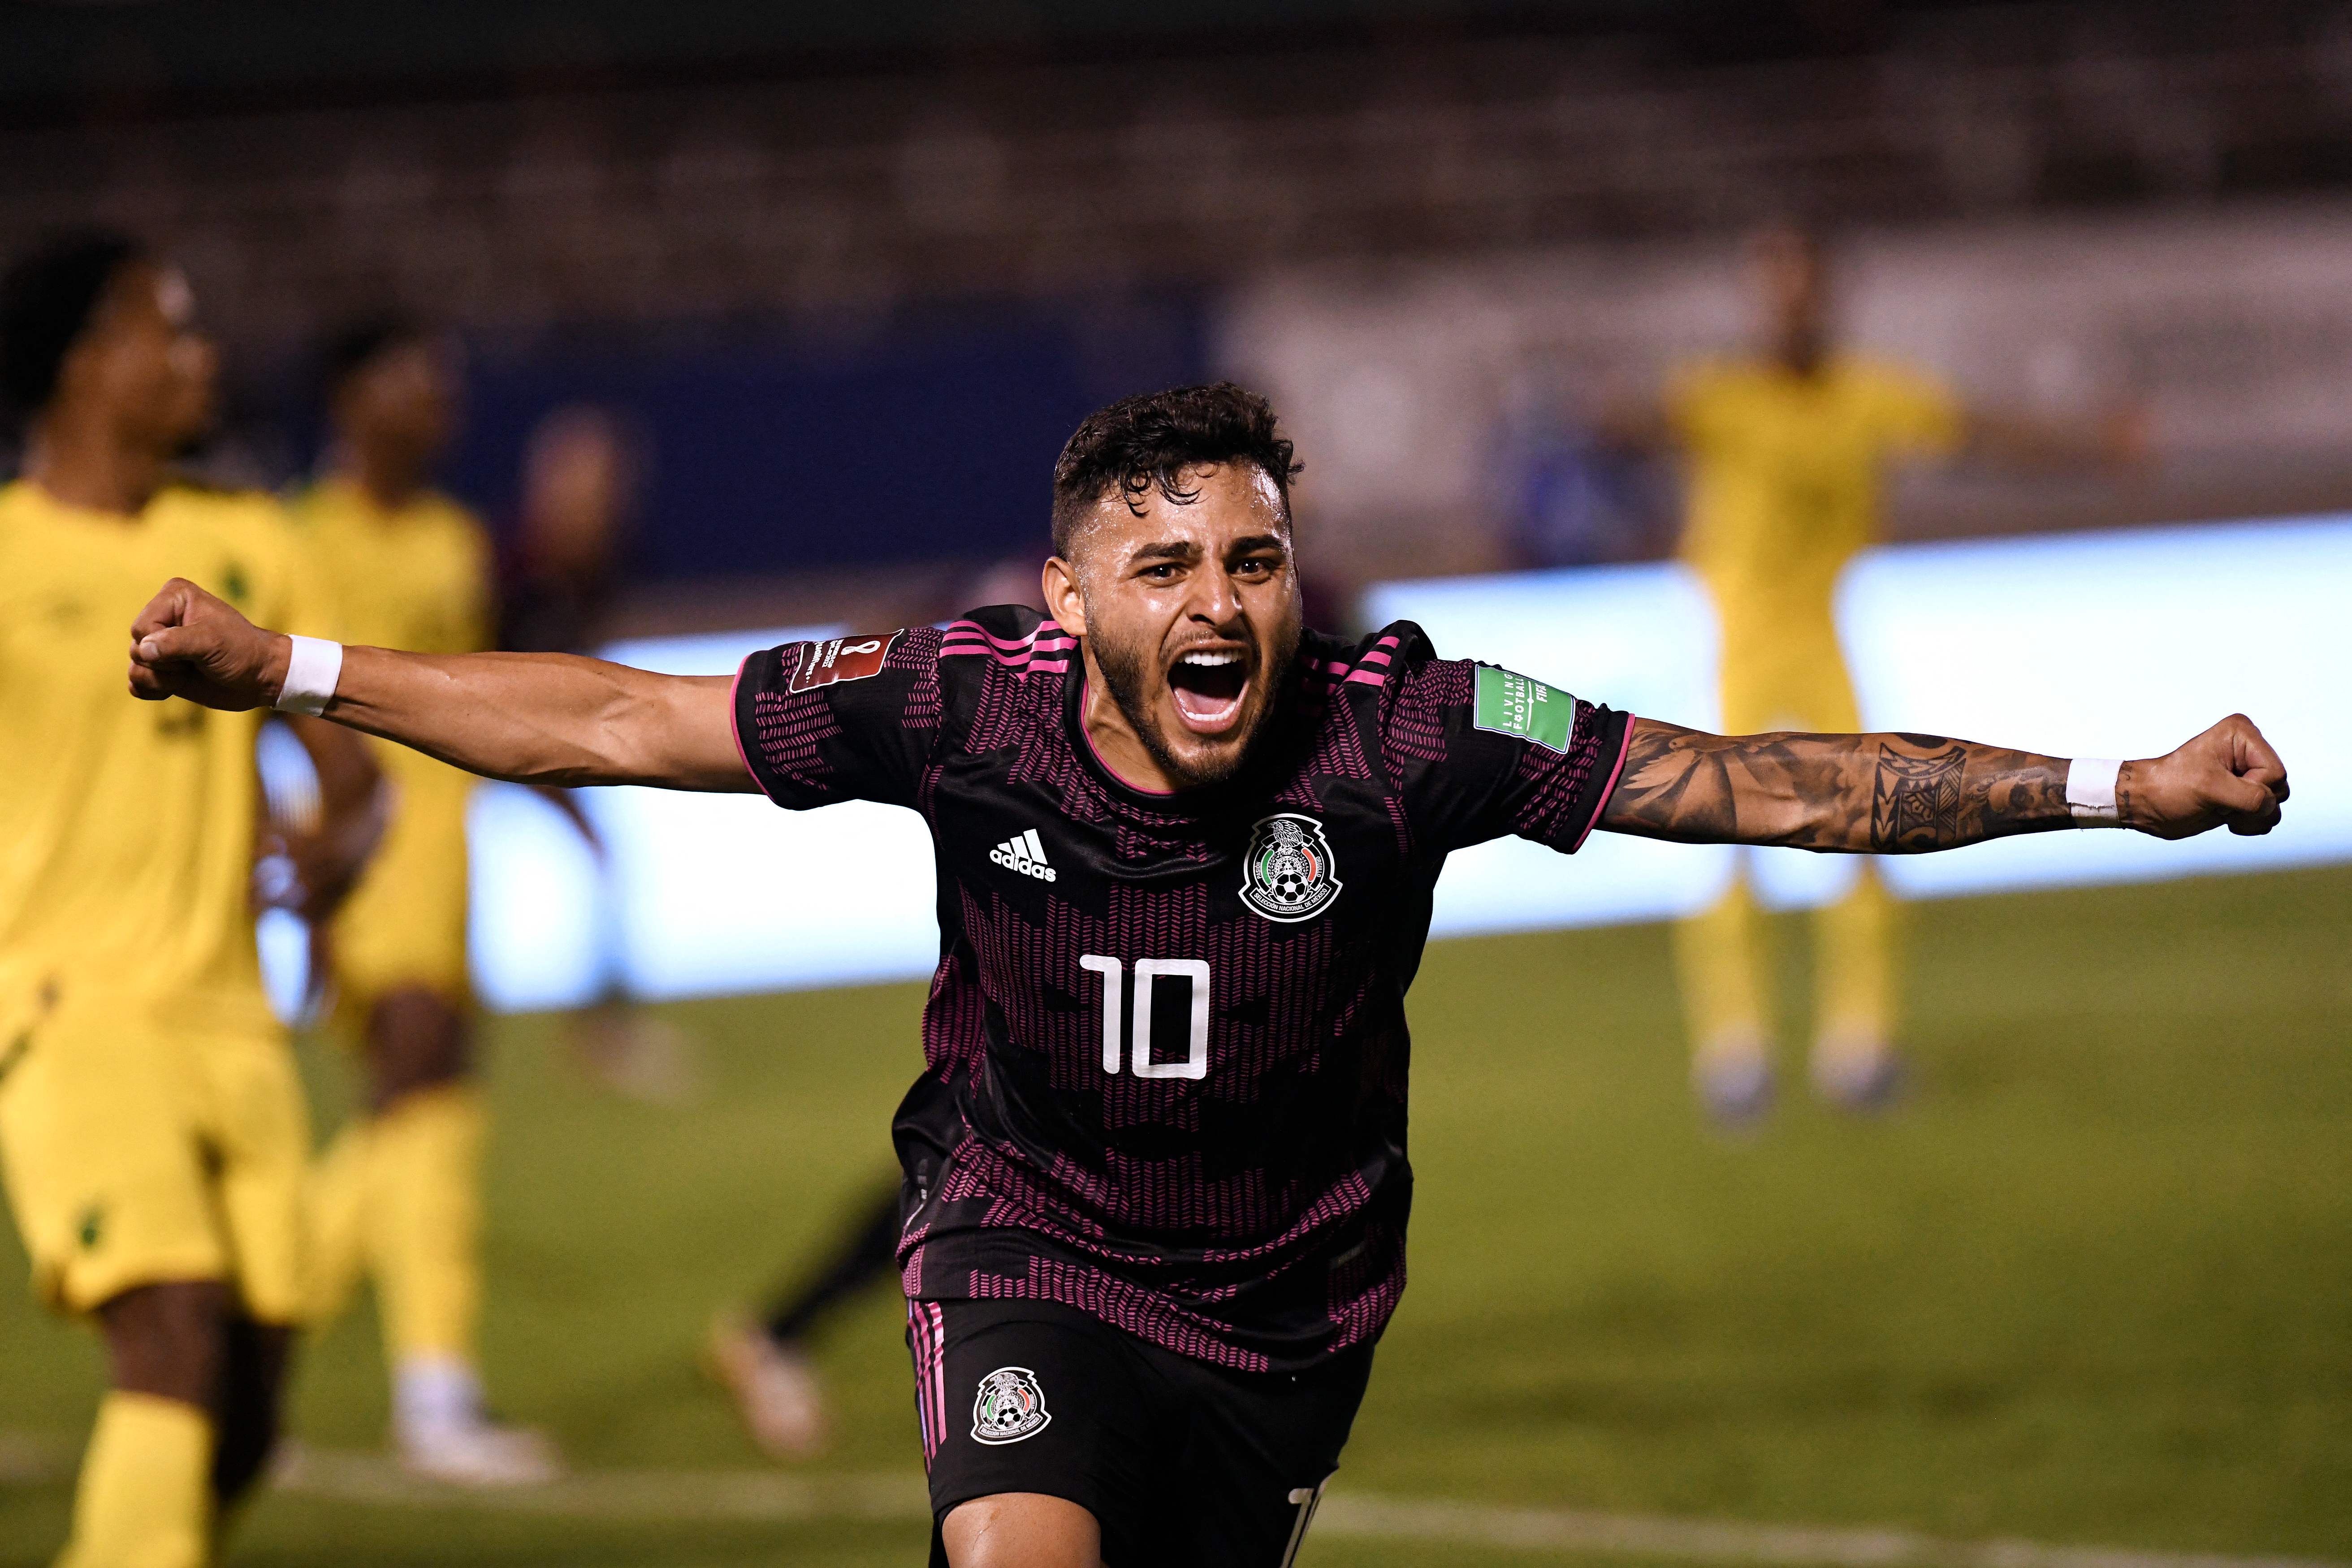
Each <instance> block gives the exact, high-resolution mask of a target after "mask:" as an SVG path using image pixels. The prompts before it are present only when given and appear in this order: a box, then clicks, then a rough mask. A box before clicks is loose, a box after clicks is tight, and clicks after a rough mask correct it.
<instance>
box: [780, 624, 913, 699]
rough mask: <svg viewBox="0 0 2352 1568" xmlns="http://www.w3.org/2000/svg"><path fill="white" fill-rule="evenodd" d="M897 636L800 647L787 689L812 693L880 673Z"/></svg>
mask: <svg viewBox="0 0 2352 1568" xmlns="http://www.w3.org/2000/svg"><path fill="white" fill-rule="evenodd" d="M898 635H899V634H898V633H897V632H890V633H887V634H886V635H883V636H880V637H832V638H829V639H828V640H826V641H824V642H804V643H803V644H801V648H802V653H801V662H800V668H797V669H795V670H793V684H792V688H791V689H793V690H794V691H813V690H814V689H816V688H818V687H820V686H833V685H835V684H837V683H839V682H841V681H844V680H864V679H866V678H867V677H868V676H873V675H879V674H881V673H882V661H883V660H884V659H886V658H889V657H890V647H891V645H892V644H894V643H896V642H897V641H898Z"/></svg>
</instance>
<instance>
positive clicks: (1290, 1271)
mask: <svg viewBox="0 0 2352 1568" xmlns="http://www.w3.org/2000/svg"><path fill="white" fill-rule="evenodd" d="M1085 670H1086V666H1085V661H1084V660H1083V659H1082V658H1080V657H1079V652H1078V647H1077V644H1076V639H1074V638H1073V637H1071V636H1070V635H1069V634H1068V633H1067V632H1066V631H1064V630H1063V629H1062V628H1061V627H1060V626H1057V625H1055V623H1054V622H1051V621H1042V622H1041V621H1040V619H1039V617H1038V616H1037V614H1036V612H1035V611H1034V610H1024V609H1014V608H1005V607H1000V608H995V609H987V610H979V611H975V612H973V614H972V615H971V617H970V618H969V619H966V620H961V621H958V622H956V623H955V624H954V625H952V626H949V627H947V628H946V629H945V630H944V631H942V630H940V629H938V628H935V627H929V626H917V627H910V628H908V629H906V630H903V631H898V632H892V633H888V634H884V635H879V636H874V637H845V638H839V639H835V640H832V641H827V642H819V643H795V644H790V645H787V646H785V647H777V648H771V649H769V650H767V651H765V652H762V653H757V654H754V655H752V656H751V658H749V659H748V660H746V661H745V663H744V665H743V668H742V671H741V673H740V675H739V676H738V678H737V681H736V689H735V726H736V734H737V738H738V739H739V741H740V743H741V745H742V748H743V755H744V759H745V761H746V763H748V764H749V765H750V767H751V773H752V774H753V776H754V777H755V778H756V779H757V780H758V781H759V784H760V787H761V789H763V790H765V791H766V792H767V794H768V795H769V796H770V797H771V798H772V799H773V800H774V801H775V802H776V803H777V804H778V805H785V806H791V807H793V808H803V807H807V806H816V805H826V804H828V803H831V802H834V801H842V800H874V801H883V802H886V803H887V804H890V805H903V806H907V807H909V808H911V809H913V810H915V811H918V812H920V813H921V814H922V816H923V818H924V820H925V821H926V822H928V823H929V825H930V830H931V842H932V845H933V847H934V849H935V852H936V854H937V856H938V864H939V919H940V965H939V970H938V972H937V973H936V974H935V975H934V976H933V978H932V982H931V994H930V1000H929V1004H928V1005H927V1007H926V1009H925V1012H924V1016H923V1049H924V1058H925V1061H926V1064H927V1066H926V1070H925V1072H924V1074H923V1076H922V1078H921V1079H919V1080H918V1081H917V1083H916V1084H915V1087H914V1088H913V1089H911V1090H910V1091H909V1092H908V1095H907V1099H906V1100H905V1102H904V1104H902V1105H901V1106H900V1108H899V1110H898V1120H897V1121H896V1123H895V1127H894V1132H895V1137H896V1140H897V1143H898V1155H899V1159H900V1161H901V1163H903V1165H904V1167H905V1170H906V1178H907V1194H906V1215H907V1222H906V1227H905V1230H904V1233H903V1235H902V1237H901V1240H900V1244H899V1260H900V1263H901V1265H902V1267H903V1268H904V1272H905V1280H906V1289H907V1294H908V1297H909V1298H911V1299H913V1300H918V1301H921V1300H969V1299H980V1298H1015V1299H1020V1298H1026V1299H1034V1300H1049V1301H1056V1302H1060V1303H1062V1304H1063V1305H1066V1306H1069V1307H1074V1308H1077V1309H1079V1310H1083V1311H1087V1312H1090V1313H1094V1314H1096V1315H1097V1316H1099V1317H1101V1318H1103V1319H1105V1320H1107V1321H1109V1322H1112V1323H1114V1324H1117V1325H1118V1326H1119V1327H1121V1328H1124V1329H1127V1330H1129V1331H1132V1332H1135V1333H1137V1334H1140V1335H1142V1336H1143V1337H1144V1338H1146V1339H1149V1340H1151V1341H1154V1342H1157V1343H1160V1344H1161V1345H1164V1346H1167V1347H1168V1348H1169V1349H1171V1350H1174V1351H1177V1352H1182V1353H1185V1354H1189V1355H1192V1356H1196V1357H1198V1358H1200V1359H1202V1360H1203V1361H1209V1362H1213V1363H1218V1364H1221V1365H1224V1366H1229V1367H1235V1368H1242V1369H1252V1370H1296V1369H1299V1368H1302V1367H1304V1366H1307V1365H1308V1364H1310V1363H1315V1362H1317V1361H1318V1360H1319V1359H1320V1358H1322V1357H1325V1356H1327V1355H1328V1354H1330V1353H1332V1352H1336V1351H1339V1350H1342V1349H1345V1348H1346V1347H1348V1346H1349V1345H1354V1344H1358V1343H1361V1342H1367V1341H1370V1340H1371V1339H1373V1338H1374V1337H1376V1336H1377V1335H1378V1334H1379V1333H1380V1331H1381V1328H1382V1326H1383V1325H1385V1324H1386V1323H1387V1321H1388V1319H1389V1315H1390V1313H1391V1312H1392V1311H1393V1310H1395V1308H1396V1304H1397V1299H1398V1297H1399V1295H1400V1294H1401V1293H1402V1290H1403V1289H1404V1230H1405V1215H1406V1213H1407V1211H1408V1209H1409V1208H1410V1207H1411V1205H1412V1167H1411V1166H1410V1165H1409V1164H1408V1163H1407V1162H1406V1159H1405V1079H1406V1068H1407V1058H1408V1056H1409V1052H1410V1047H1409V1042H1408V1039H1407V1035H1406V1030H1405V1013H1404V996H1405V990H1406V988H1407V987H1408V986H1409V985H1411V984H1412V977H1413V973H1414V971H1415V969H1416V968H1417V967H1418V966H1419V964H1420V962H1421V952H1422V948H1423V943H1424V942H1426V941H1427V940H1428V935H1429V918H1430V897H1431V892H1432V889H1433V887H1434V885H1435V883H1436V881H1437V874H1438V871H1439V869H1440V868H1442V867H1443V866H1444V863H1445V857H1446V854H1447V852H1448V851H1449V850H1454V849H1458V848H1461V847H1465V846H1466V845H1471V844H1476V843H1479V842H1481V841H1482V840H1486V839H1490V838H1496V837H1501V836H1502V835H1504V834H1510V833H1516V834H1518V835H1520V836H1521V837H1527V838H1532V839H1535V840H1537V841H1538V842H1540V843H1544V844H1549V845H1550V846H1552V847H1554V848H1556V849H1559V850H1562V851H1569V852H1572V851H1574V850H1575V849H1576V848H1577V847H1578V846H1579V845H1580V844H1581V843H1582V842H1583V841H1584V837H1585V835H1586V834H1588V833H1590V832H1591V829H1592V825H1593V822H1594V819H1595V818H1596V817H1598V816H1599V815H1600V813H1601V804H1602V802H1603V801H1604V800H1605V799H1606V798H1607V797H1608V794H1609V791H1610V789H1611V787H1612V785H1613V784H1614V783H1615V782H1616V776H1617V771H1618V769H1619V768H1620V766H1622V762H1623V757H1624V747H1625V737H1626V730H1627V725H1628V722H1629V719H1628V716H1627V715H1625V714H1623V713H1618V712H1612V711H1611V710H1608V709H1606V708H1601V707H1596V706H1594V705H1593V704H1591V703H1588V702H1583V701H1580V700H1577V699H1575V698H1573V697H1570V695H1569V694H1568V693H1566V692H1564V691H1560V690H1558V689H1554V688H1551V687H1548V686H1545V685H1543V684H1542V683H1541V682H1539V681H1534V680H1529V679H1526V678H1525V677H1522V676H1517V675H1514V674H1512V673H1511V672H1509V671H1507V670H1502V669H1496V668H1494V667H1492V666H1487V665H1475V664H1470V663H1466V662H1461V661H1456V660H1447V659H1440V658H1437V657H1436V656H1435V654H1434V653H1433V650H1432V649H1431V647H1430V646H1429V641H1428V639H1427V638H1426V637H1423V634H1422V632H1421V629H1420V628H1419V627H1418V626H1413V625H1412V624H1411V623H1410V622H1399V623H1397V624H1396V625H1394V626H1390V627H1388V628H1387V629H1386V630H1385V631H1382V632H1380V633H1378V634H1377V635H1375V636H1373V637H1368V638H1366V639H1365V640H1364V641H1363V642H1361V643H1360V644H1357V645H1355V646H1353V647H1350V646H1348V645H1346V644H1343V643H1340V642H1338V641H1336V640H1333V639H1330V638H1327V637H1318V636H1315V635H1313V634H1309V635H1308V636H1307V638H1306V640H1305V642H1304V644H1303V646H1302V647H1301V648H1300V650H1299V655H1298V658H1297V664H1296V666H1295V668H1294V671H1293V673H1292V676H1291V677H1290V679H1289V680H1288V681H1287V682H1286V687H1287V689H1286V690H1285V691H1284V692H1283V693H1282V694H1281V700H1280V701H1279V703H1278V705H1277V707H1276V711H1275V712H1274V713H1273V715H1272V716H1270V717H1269V719H1268V720H1267V721H1266V729H1265V732H1264V734H1263V735H1262V736H1261V738H1260V741H1259V742H1258V744H1257V745H1256V747H1255V751H1254V752H1253V754H1252V757H1251V759H1250V761H1249V763H1247V764H1246V766H1245V767H1244V769H1243V771H1242V773H1239V774H1237V775H1236V776H1235V777H1234V779H1232V780H1230V781H1228V782H1226V783H1224V784H1218V785H1215V786H1213V787H1210V788H1206V789H1202V790H1196V791H1188V792H1185V793H1184V794H1181V795H1160V794H1153V793H1150V792H1147V791H1144V790H1140V789H1137V788H1135V787H1134V786H1132V785H1130V784H1127V783H1125V782H1123V781H1122V780H1120V779H1119V778H1118V776H1117V775H1116V774H1114V773H1112V772H1111V771H1110V770H1109V768H1108V767H1107V766H1105V765H1104V763H1102V761H1101V760H1100V759H1099V758H1098V757H1097V755H1096V754H1095V752H1094V748H1093V745H1092V743H1091V742H1089V741H1088V740H1087V736H1086V733H1085V731H1084V730H1083V728H1082V727H1081V726H1080V723H1079V714H1080V712H1081V710H1082V709H1081V701H1082V697H1083V694H1084V688H1085V680H1086V674H1085Z"/></svg>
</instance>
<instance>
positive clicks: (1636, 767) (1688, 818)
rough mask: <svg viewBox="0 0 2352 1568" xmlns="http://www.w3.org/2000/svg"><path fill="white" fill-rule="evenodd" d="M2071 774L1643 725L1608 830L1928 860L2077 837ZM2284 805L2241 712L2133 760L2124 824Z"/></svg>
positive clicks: (2035, 763) (1870, 738) (2021, 756)
mask: <svg viewBox="0 0 2352 1568" xmlns="http://www.w3.org/2000/svg"><path fill="white" fill-rule="evenodd" d="M2070 766H2071V764H2070V763H2068V761H2067V760H2066V759H2064V758H2063V757H2044V756H2037V755H2035V754H2034V753H2033V752H2012V751H2005V750H2003V749H2001V748H2000V747H1998V746H1980V745H1978V744H1976V743H1975V742H1970V741H1948V740H1946V739H1944V738H1943V737H1942V736H1940V735H1912V734H1875V735H1800V734H1772V735H1708V734H1703V733H1701V732H1700V731H1696V730H1685V729H1682V728H1680V727H1678V726H1676V725H1673V724H1661V723H1657V722H1655V721H1652V720H1648V719H1636V720H1634V721H1633V734H1632V735H1631V737H1629V739H1628V741H1627V742H1626V748H1625V766H1624V771H1623V773H1622V775H1621V776H1620V777H1619V779H1618V783H1617V788H1616V790H1615V792H1614V793H1613V794H1612V795H1611V796H1610V797H1609V803H1608V805H1606V806H1605V807H1603V808H1602V810H1601V826H1602V827H1604V828H1607V829H1609V830H1610V831H1611V832H1613V833H1632V834H1637V835H1639V836H1641V837H1645V838H1668V839H1673V840H1675V842H1677V843H1683V844H1785V845H1791V846H1794V847H1797V848H1800V849H1819V850H1828V851H1843V852H1846V853H1851V854H1876V855H1911V854H1919V853H1923V852H1925V851H1927V850H1930V849H1955V848H1958V847H1959V846H1961V845H1963V844H1975V843H1978V842H1979V841H1981V840H1983V839H1987V838H2001V837H2007V836H2009V835H2010V834H2012V833H2042V832H2045V831H2047V830H2049V829H2051V828H2053V827H2072V826H2075V825H2076V821H2077V818H2076V816H2075V813H2074V809H2073V808H2072V807H2071V806H2070V805H2068V803H2067V788H2066V785H2067V773H2068V771H2069V768H2070ZM2286 797H2287V784H2286V766H2285V764H2284V763H2281V762H2280V761H2279V757H2278V753H2277V752H2273V751H2272V750H2271V747H2270V743H2269V742H2266V741H2264V740H2263V736H2262V731H2259V730H2257V729H2255V728H2254V726H2253V723H2252V721H2251V720H2249V719H2247V718H2246V717H2245V716H2244V715H2242V714H2231V716H2230V717H2229V718H2227V719H2224V720H2222V721H2221V722H2220V723H2218V724H2216V725H2214V726H2213V727H2212V728H2211V729H2210V730H2208V731H2205V732H2204V733H2203V734H2201V735H2200V736H2198V737H2197V738H2196V739H2195V740H2193V741H2190V742H2189V743H2188V744H2186V745H2184V746H2182V747H2180V748H2179V750H2178V751H2175V752H2170V753H2169V754H2168V755H2166V756H2162V757H2155V758H2150V759H2148V760H2147V761H2143V762H2127V763H2124V764H2123V766H2122V769H2121V770H2120V771H2119V772H2118V773H2117V774H2116V784H2115V801H2116V816H2115V819H2114V822H2113V826H2121V827H2133V828H2137V829H2138V830H2139V831H2140V832H2142V833H2149V834H2153V835H2155V836H2156V837H2158V838H2187V837H2191V836H2192V835H2195V834H2199V833H2203V832H2205V831H2206V830H2207V829H2209V828H2213V827H2220V826H2225V825H2226V826H2228V827H2229V829H2230V831H2231V832H2232V833H2242V834H2252V833H2268V832H2269V831H2270V830H2271V829H2272V828H2273V827H2274V826H2277V825H2278V820H2279V805H2280V803H2282V802H2283V801H2284V800H2285V799H2286Z"/></svg>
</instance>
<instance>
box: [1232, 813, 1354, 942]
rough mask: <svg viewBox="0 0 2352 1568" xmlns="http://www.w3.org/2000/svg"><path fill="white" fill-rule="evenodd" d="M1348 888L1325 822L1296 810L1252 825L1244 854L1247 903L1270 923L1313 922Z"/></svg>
mask: <svg viewBox="0 0 2352 1568" xmlns="http://www.w3.org/2000/svg"><path fill="white" fill-rule="evenodd" d="M1342 886H1344V884H1343V883H1341V881H1340V880H1339V863H1338V861H1337V860H1336V859H1335V858H1333V856H1332V854H1331V841H1330V840H1329V839H1328V838H1326V837H1323V825H1322V824H1321V823H1319V822H1318V821H1316V820H1315V819H1314V818H1313V817H1311V816H1300V815H1299V814H1298V813H1297V812H1295V811H1284V812H1277V813H1276V814H1275V815H1274V816H1268V817H1265V818H1262V819H1261V820H1260V821H1259V823H1258V825H1257V826H1255V827H1253V828H1252V829H1250V841H1249V853H1248V854H1246V855H1244V857H1243V858H1242V902H1244V903H1245V904H1247V905H1248V906H1249V907H1250V908H1252V909H1254V910H1256V911H1257V912H1258V913H1260V914H1262V915H1264V916H1265V918H1266V919H1268V920H1270V921H1284V922H1286V923H1287V922H1289V921H1304V920H1312V919H1314V918H1315V917H1316V916H1317V915H1319V914H1321V913H1322V912H1323V910H1324V909H1325V908H1326V907H1327V906H1328V905H1329V903H1330V902H1331V900H1334V899H1336V898H1338V897H1339V889H1340V888H1341V887H1342Z"/></svg>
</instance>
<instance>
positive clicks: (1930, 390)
mask: <svg viewBox="0 0 2352 1568" xmlns="http://www.w3.org/2000/svg"><path fill="white" fill-rule="evenodd" d="M1864 388H1865V399H1866V407H1867V408H1868V411H1869V418H1870V425H1871V428H1872V430H1873V431H1874V432H1875V433H1876V435H1877V437H1878V440H1879V443H1880V444H1881V445H1882V446H1883V447H1885V449H1886V450H1888V451H1890V452H1894V453H1896V454H1898V455H1901V456H1906V457H1920V458H1948V457H1949V456H1951V455H1952V454H1953V453H1954V452H1956V451H1958V449H1959V446H1960V441H1961V437H1963V436H1964V435H1965V434H1966V427H1967V423H1968V416H1967V414H1966V412H1965V411H1964V410H1963V409H1962V407H1961V405H1960V400H1959V397H1958V395H1957V394H1955V393H1954V392H1953V391H1952V389H1951V388H1950V387H1948V386H1947V385H1946V384H1944V383H1943V382H1941V381H1940V380H1938V379H1937V378H1936V377H1935V376H1932V375H1929V374H1927V372H1925V371H1919V370H1913V369H1911V368H1910V367H1908V366H1906V365H1893V364H1874V365H1871V366H1869V367H1868V369H1867V370H1866V372H1865V380H1864Z"/></svg>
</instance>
